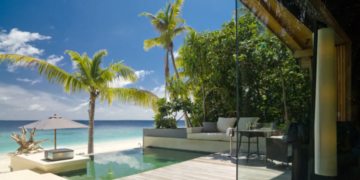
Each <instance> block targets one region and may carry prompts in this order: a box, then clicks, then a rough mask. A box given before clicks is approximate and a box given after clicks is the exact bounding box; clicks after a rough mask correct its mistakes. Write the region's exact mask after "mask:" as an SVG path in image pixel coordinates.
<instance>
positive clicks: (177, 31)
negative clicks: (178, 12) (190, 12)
mask: <svg viewBox="0 0 360 180" xmlns="http://www.w3.org/2000/svg"><path fill="white" fill-rule="evenodd" d="M188 31H194V30H193V29H192V28H191V27H189V26H181V27H178V28H176V29H174V35H175V36H177V35H179V34H181V33H184V32H188Z"/></svg>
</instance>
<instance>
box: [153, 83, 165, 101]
mask: <svg viewBox="0 0 360 180" xmlns="http://www.w3.org/2000/svg"><path fill="white" fill-rule="evenodd" d="M151 92H152V93H154V94H155V95H157V96H158V97H159V98H163V97H165V85H161V86H159V87H155V88H154V89H153V90H152V91H151Z"/></svg>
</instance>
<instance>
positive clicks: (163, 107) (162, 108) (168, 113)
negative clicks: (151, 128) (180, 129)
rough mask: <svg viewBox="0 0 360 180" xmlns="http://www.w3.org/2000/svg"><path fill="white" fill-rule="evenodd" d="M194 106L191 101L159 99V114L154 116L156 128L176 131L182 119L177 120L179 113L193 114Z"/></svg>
mask: <svg viewBox="0 0 360 180" xmlns="http://www.w3.org/2000/svg"><path fill="white" fill-rule="evenodd" d="M192 105H193V104H192V103H191V101H190V100H189V99H185V100H183V99H182V98H173V99H172V100H171V101H167V100H166V99H165V98H161V99H159V100H158V101H157V106H158V113H157V114H156V115H155V116H154V122H155V127H156V128H168V129H176V128H177V122H178V121H179V120H180V119H181V118H180V119H178V120H177V119H176V117H177V114H178V112H180V111H185V112H187V113H192V112H193V111H192Z"/></svg>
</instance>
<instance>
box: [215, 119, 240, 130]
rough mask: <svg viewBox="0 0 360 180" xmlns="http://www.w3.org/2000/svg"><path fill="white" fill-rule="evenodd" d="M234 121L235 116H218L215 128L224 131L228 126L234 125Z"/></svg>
mask: <svg viewBox="0 0 360 180" xmlns="http://www.w3.org/2000/svg"><path fill="white" fill-rule="evenodd" d="M235 123H236V118H224V117H219V120H218V122H217V129H218V131H219V132H224V133H226V130H227V128H229V126H230V127H234V125H235Z"/></svg>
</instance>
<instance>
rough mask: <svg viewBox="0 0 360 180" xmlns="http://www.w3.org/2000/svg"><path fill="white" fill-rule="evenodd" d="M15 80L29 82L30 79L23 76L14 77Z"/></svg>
mask: <svg viewBox="0 0 360 180" xmlns="http://www.w3.org/2000/svg"><path fill="white" fill-rule="evenodd" d="M16 80H17V81H22V82H31V80H30V79H27V78H25V79H21V78H16Z"/></svg>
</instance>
